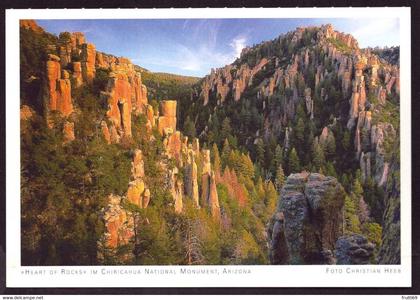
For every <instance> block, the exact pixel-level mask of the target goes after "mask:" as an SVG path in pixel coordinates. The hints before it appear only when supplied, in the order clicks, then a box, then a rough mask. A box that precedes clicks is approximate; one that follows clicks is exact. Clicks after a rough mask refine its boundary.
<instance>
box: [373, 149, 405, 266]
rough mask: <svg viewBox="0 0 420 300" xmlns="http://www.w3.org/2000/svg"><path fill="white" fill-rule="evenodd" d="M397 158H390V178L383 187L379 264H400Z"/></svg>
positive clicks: (399, 208) (398, 167) (399, 188)
mask: <svg viewBox="0 0 420 300" xmlns="http://www.w3.org/2000/svg"><path fill="white" fill-rule="evenodd" d="M399 169H400V162H399V158H398V157H397V156H396V155H395V156H394V157H392V160H391V164H390V174H392V176H390V178H389V179H388V181H387V183H386V187H385V199H384V204H385V211H384V214H383V220H382V245H381V247H380V249H379V253H378V263H379V264H395V265H398V264H400V263H401V238H400V237H401V203H400V197H401V195H400V190H401V187H400V184H401V183H400V178H399V172H398V173H397V172H396V171H397V170H399Z"/></svg>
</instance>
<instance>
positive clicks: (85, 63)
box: [81, 43, 96, 82]
mask: <svg viewBox="0 0 420 300" xmlns="http://www.w3.org/2000/svg"><path fill="white" fill-rule="evenodd" d="M81 60H82V75H83V80H84V81H85V82H92V81H93V78H95V73H96V68H95V61H96V48H95V45H94V44H89V43H84V44H82V52H81Z"/></svg>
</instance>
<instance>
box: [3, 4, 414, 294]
mask: <svg viewBox="0 0 420 300" xmlns="http://www.w3.org/2000/svg"><path fill="white" fill-rule="evenodd" d="M410 34H411V31H410V9H409V8H293V9H290V8H258V9H247V8H241V9H231V8H223V9H209V8H207V9H116V10H114V9H100V10H99V9H83V10H78V9H66V10H64V9H49V10H42V9H41V10H38V9H34V10H24V9H23V10H8V11H6V39H7V43H6V116H7V118H6V122H7V125H6V131H7V133H6V139H7V144H6V147H7V152H6V154H7V158H6V164H7V173H6V178H7V191H6V193H7V212H6V219H7V220H6V221H7V228H6V230H7V251H6V263H7V277H6V279H7V282H6V285H7V287H409V286H411V152H410V151H411V150H410V149H411V120H410V114H411V92H410V91H411V78H410V72H411V71H410V65H411V57H410V55H411V54H410V47H411V45H410V38H411V36H410Z"/></svg>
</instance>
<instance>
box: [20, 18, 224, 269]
mask: <svg viewBox="0 0 420 300" xmlns="http://www.w3.org/2000/svg"><path fill="white" fill-rule="evenodd" d="M21 26H22V27H23V28H25V29H30V30H32V31H36V32H41V30H42V28H40V27H38V26H37V25H36V23H35V22H34V21H31V20H29V21H24V22H21ZM42 32H43V30H42ZM45 51H46V52H47V53H49V54H48V55H47V60H46V61H45V64H44V65H45V72H44V74H45V76H44V78H43V81H42V91H43V93H42V98H43V103H44V104H43V110H44V112H45V119H46V120H47V121H48V124H49V126H50V128H55V127H58V126H61V125H59V124H63V125H62V133H63V143H64V144H67V143H71V142H72V141H74V140H77V139H78V138H79V137H78V136H77V132H75V124H76V125H77V122H81V121H82V120H80V119H79V117H80V113H81V111H80V110H81V108H80V107H78V106H77V105H76V104H75V103H74V101H73V100H74V99H73V97H72V95H73V94H74V93H75V89H79V88H84V87H86V88H92V86H93V85H94V82H95V80H98V78H97V74H98V72H100V73H101V76H104V75H103V74H106V77H105V78H101V79H100V80H102V81H103V80H105V84H104V88H103V90H101V91H100V98H99V99H98V101H102V102H103V103H105V104H106V107H107V109H106V113H105V115H104V116H103V117H101V119H98V120H96V123H97V125H98V128H99V131H97V132H98V133H99V134H101V135H102V136H103V138H104V140H105V141H106V143H107V144H109V145H110V144H121V143H133V130H132V129H133V126H134V125H135V124H134V123H133V122H134V119H135V118H136V117H144V118H145V120H146V124H145V128H146V130H147V136H148V138H149V142H152V141H153V140H154V139H156V138H158V139H161V141H162V145H163V154H164V155H163V157H164V159H162V161H159V162H155V163H157V165H158V166H159V168H158V170H159V172H162V173H163V174H164V177H165V180H164V182H165V185H166V186H164V187H162V188H164V189H167V190H168V191H169V192H170V194H171V195H172V197H173V202H172V203H171V204H170V205H171V206H173V207H174V211H175V212H176V213H178V214H182V213H184V210H185V206H186V205H187V201H191V202H192V203H193V204H194V207H195V208H196V209H200V208H202V209H207V210H208V211H209V212H210V214H211V215H213V216H214V218H215V219H218V218H219V217H220V207H219V202H218V195H217V189H216V183H215V175H214V172H213V170H212V166H211V162H210V151H209V150H206V149H202V150H201V151H200V143H199V141H198V139H193V140H191V141H188V138H187V137H184V136H183V135H182V133H181V132H180V131H178V130H177V126H176V125H177V100H162V101H160V104H159V106H160V107H159V110H155V109H154V108H153V107H152V106H151V105H149V104H148V99H147V88H146V86H145V85H144V84H143V83H142V78H141V74H140V73H139V72H137V71H136V68H135V66H134V65H133V64H132V63H131V61H130V60H129V59H128V58H124V57H115V56H113V55H109V54H105V53H102V52H100V51H97V50H96V47H95V45H94V44H91V43H88V42H87V41H86V38H85V36H84V34H83V33H81V32H74V33H61V34H60V36H59V38H58V42H57V44H54V45H48V47H47V48H46V49H45ZM56 113H58V119H57V118H56V117H55V114H56ZM34 115H35V112H34V111H33V110H32V109H31V108H30V107H28V106H23V107H22V110H21V119H22V124H23V126H26V125H27V121H29V120H31V119H32V118H33V116H34ZM59 120H61V121H62V122H61V121H59ZM136 120H137V119H136ZM154 130H156V131H157V132H158V133H159V135H158V136H154V135H153V131H154ZM137 134H138V133H137ZM131 159H132V162H131V172H130V176H129V182H128V186H127V187H126V190H125V193H123V194H119V195H118V194H111V195H109V197H108V200H107V205H106V207H105V208H104V209H103V210H102V211H101V216H102V217H101V220H102V222H103V223H104V228H105V232H104V235H103V236H102V237H101V239H100V240H99V241H98V243H99V244H100V247H99V248H98V259H99V260H100V261H103V262H105V261H106V260H107V259H108V258H109V257H110V255H111V256H115V255H116V251H117V249H119V248H120V247H123V246H125V245H128V244H129V243H131V242H132V240H133V239H134V238H135V235H136V226H138V224H136V220H135V213H133V212H132V211H131V210H130V209H128V208H127V205H134V207H136V208H137V209H140V210H146V209H147V208H148V206H149V204H150V203H153V198H152V195H151V191H150V188H149V184H148V180H149V179H148V178H149V177H148V176H149V174H147V172H146V171H145V167H144V165H145V157H144V155H143V152H142V151H141V149H138V148H137V149H135V150H134V151H133V153H132V155H131ZM171 160H173V162H174V163H173V164H169V163H168V162H169V161H171ZM202 162H203V164H204V166H203V167H202ZM199 183H200V184H202V186H200V185H199ZM140 234H141V233H140ZM131 259H133V257H132V255H127V256H123V257H120V258H119V260H120V262H124V261H125V262H128V261H130V260H131Z"/></svg>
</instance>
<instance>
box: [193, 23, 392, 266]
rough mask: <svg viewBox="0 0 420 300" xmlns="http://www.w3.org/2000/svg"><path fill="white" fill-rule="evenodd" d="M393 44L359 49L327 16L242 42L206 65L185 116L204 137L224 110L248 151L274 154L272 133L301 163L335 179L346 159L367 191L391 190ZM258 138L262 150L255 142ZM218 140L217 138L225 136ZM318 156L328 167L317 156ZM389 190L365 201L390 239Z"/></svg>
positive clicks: (268, 170) (267, 166)
mask: <svg viewBox="0 0 420 300" xmlns="http://www.w3.org/2000/svg"><path fill="white" fill-rule="evenodd" d="M391 52H392V53H391ZM394 54H395V53H394V52H393V51H390V50H389V49H385V50H384V51H380V50H378V49H376V50H373V49H360V48H359V45H358V43H357V41H356V39H355V38H354V37H352V36H351V35H349V34H345V33H341V32H338V31H336V30H334V28H333V27H332V26H331V25H323V26H320V27H306V28H297V29H296V30H295V31H292V32H289V33H287V34H285V35H282V36H280V37H278V38H277V39H274V40H272V41H268V42H263V43H261V44H259V45H256V46H254V47H252V48H245V49H244V50H243V51H242V53H241V56H240V57H239V58H238V59H237V60H236V61H235V62H233V63H232V64H230V65H227V66H225V67H223V68H219V69H215V70H212V72H211V73H210V74H209V75H208V76H206V77H205V78H203V79H202V81H201V82H200V84H199V85H197V86H196V90H195V93H194V94H193V96H192V98H191V102H192V103H194V104H196V105H197V104H198V107H199V108H197V109H196V110H195V111H193V112H192V113H191V114H190V115H189V117H190V119H197V120H198V121H197V122H196V123H197V124H198V131H199V134H200V137H202V138H203V140H205V141H206V139H208V140H209V141H212V140H214V135H215V134H214V132H215V130H214V129H213V128H215V127H217V126H218V128H219V130H220V128H221V126H220V125H218V124H217V123H216V121H213V120H215V119H216V120H217V121H218V122H219V123H220V122H221V121H222V120H223V118H229V119H230V121H231V122H230V124H231V126H232V132H233V133H232V136H235V137H237V138H238V144H239V145H241V146H242V147H245V149H247V150H248V151H250V152H251V153H252V154H253V157H252V158H253V159H254V160H256V159H258V153H261V151H265V154H267V153H270V154H273V153H274V152H275V148H274V147H272V148H271V149H269V145H270V144H275V143H277V144H280V145H281V147H282V149H281V150H282V151H283V153H282V155H283V156H288V155H290V150H292V148H295V150H297V153H298V157H299V159H300V162H301V166H300V167H301V170H303V169H306V170H311V171H312V172H319V171H320V172H322V173H328V174H330V175H334V176H336V175H338V176H337V178H340V180H341V179H342V176H343V175H344V173H347V174H345V176H349V174H348V173H349V172H348V171H345V170H346V169H347V170H348V168H349V167H350V166H351V168H353V170H357V171H353V172H350V173H352V174H351V176H352V178H355V177H357V178H358V180H360V181H361V184H362V185H363V188H365V189H366V190H365V194H368V192H367V191H368V190H369V189H372V186H374V189H376V191H377V193H380V192H378V191H381V192H385V193H387V192H386V191H388V190H389V188H390V187H389V184H390V183H389V179H390V178H393V177H394V175H395V172H398V171H397V170H396V169H392V170H391V168H390V163H391V159H390V157H391V156H392V155H391V154H392V152H393V151H396V150H395V149H396V148H395V143H398V135H399V93H400V82H399V66H398V65H397V64H395V62H396V60H395V59H386V55H388V56H392V55H394ZM394 56H395V55H394ZM235 110H236V111H237V113H232V112H234V111H235ZM226 111H228V112H227V113H225V112H226ZM200 124H204V125H202V126H200ZM344 136H345V139H344V138H343V137H344ZM261 141H263V143H264V144H265V148H264V149H263V150H261V149H260V148H258V146H257V145H259V144H261ZM308 141H310V142H308ZM343 141H344V142H343ZM218 143H219V145H223V140H221V141H219V142H218ZM305 143H306V144H305ZM319 146H320V147H319ZM396 147H399V146H398V145H397V146H396ZM319 148H321V150H319V151H318V152H317V151H315V150H316V149H319ZM308 150H310V151H311V153H310V154H308ZM259 151H260V152H259ZM320 152H321V154H320ZM339 152H340V154H338V153H339ZM314 153H315V154H317V155H316V156H315V155H314ZM334 153H335V155H334ZM308 157H309V158H308ZM314 157H315V158H316V161H315V160H314ZM343 157H345V159H344V160H343V159H342V158H343ZM286 160H287V157H286ZM324 160H326V163H325V164H327V163H328V164H329V166H327V167H328V168H329V171H328V170H326V169H327V167H326V166H325V164H324V166H320V164H319V161H324ZM286 163H287V162H286ZM302 165H304V166H302ZM331 166H333V167H334V170H332V167H331ZM283 167H284V165H283ZM287 167H288V166H287V165H286V168H287ZM264 168H265V170H264V171H266V172H265V174H266V176H267V177H268V178H271V179H273V178H274V177H275V171H276V170H274V169H273V168H272V167H271V163H269V162H265V167H264ZM292 170H293V169H292ZM292 170H291V169H290V167H289V169H288V170H287V171H288V172H290V171H292ZM295 171H300V170H295ZM359 174H360V175H359ZM347 179H348V178H347ZM346 189H347V190H349V189H351V186H346ZM395 189H396V190H398V187H396V188H395ZM350 192H351V191H350ZM386 199H388V198H386ZM386 199H384V197H380V196H378V197H377V199H376V200H369V201H371V202H370V203H369V205H370V206H372V207H374V208H372V210H373V209H376V214H377V215H378V216H379V217H377V218H376V222H378V223H381V225H383V226H384V228H383V229H384V231H383V237H384V238H385V239H386V240H388V241H390V240H391V239H392V235H393V234H394V233H393V231H392V229H391V227H392V226H391V227H390V226H386V224H387V223H388V224H397V223H398V222H392V221H391V222H390V221H389V218H390V217H389V210H388V209H387V208H385V207H388V206H389V205H391V206H392V210H393V211H394V210H395V207H396V202H398V201H399V198H398V196H396V197H389V199H392V200H391V202H394V203H393V204H390V203H389V202H388V200H386ZM375 207H376V208H375ZM378 207H381V208H378ZM383 213H384V217H383V218H381V217H380V215H382V214H383ZM280 235H281V234H280ZM388 258H389V257H388ZM284 259H285V258H284ZM356 260H357V259H356ZM284 261H287V259H285V260H284Z"/></svg>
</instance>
